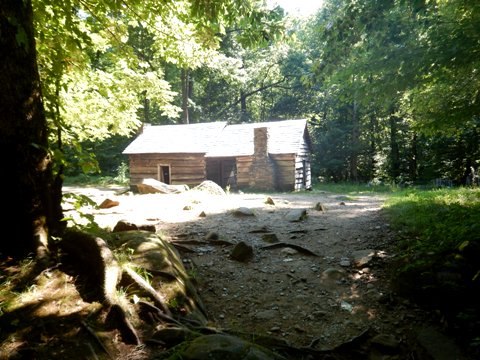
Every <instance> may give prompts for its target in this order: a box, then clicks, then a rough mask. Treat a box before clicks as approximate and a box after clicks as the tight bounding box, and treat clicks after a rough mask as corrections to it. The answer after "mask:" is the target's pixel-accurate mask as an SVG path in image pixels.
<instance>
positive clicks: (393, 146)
mask: <svg viewBox="0 0 480 360" xmlns="http://www.w3.org/2000/svg"><path fill="white" fill-rule="evenodd" d="M389 121H390V174H389V175H390V178H391V179H392V180H397V178H398V177H399V176H400V149H399V145H398V133H397V132H398V126H397V122H398V118H397V116H396V115H395V114H394V112H393V111H392V113H391V114H390V119H389Z"/></svg>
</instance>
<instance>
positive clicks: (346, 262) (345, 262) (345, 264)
mask: <svg viewBox="0 0 480 360" xmlns="http://www.w3.org/2000/svg"><path fill="white" fill-rule="evenodd" d="M340 266H342V267H349V266H350V260H348V259H342V260H341V261H340Z"/></svg>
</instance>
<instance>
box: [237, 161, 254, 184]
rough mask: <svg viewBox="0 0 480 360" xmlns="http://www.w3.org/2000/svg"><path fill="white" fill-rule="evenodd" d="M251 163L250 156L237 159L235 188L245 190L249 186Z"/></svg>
mask: <svg viewBox="0 0 480 360" xmlns="http://www.w3.org/2000/svg"><path fill="white" fill-rule="evenodd" d="M252 162H253V157H252V156H238V157H237V187H238V188H240V189H241V188H247V187H248V186H249V184H250V176H251V173H250V169H251V167H252Z"/></svg>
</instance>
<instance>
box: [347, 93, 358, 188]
mask: <svg viewBox="0 0 480 360" xmlns="http://www.w3.org/2000/svg"><path fill="white" fill-rule="evenodd" d="M359 137H360V129H359V123H358V107H357V102H356V101H355V100H353V104H352V142H351V145H350V161H349V162H350V171H349V172H350V180H351V181H355V182H357V181H358V148H359Z"/></svg>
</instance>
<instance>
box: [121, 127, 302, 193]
mask: <svg viewBox="0 0 480 360" xmlns="http://www.w3.org/2000/svg"><path fill="white" fill-rule="evenodd" d="M311 149H312V148H311V140H310V136H309V132H308V127H307V121H306V120H305V119H300V120H282V121H271V122H263V123H250V124H233V125H229V124H227V123H226V122H211V123H198V124H181V125H155V126H145V127H144V129H143V131H142V133H141V134H140V135H138V137H137V138H136V139H135V140H133V142H132V143H130V144H129V145H128V146H127V148H126V149H125V150H124V151H123V154H126V155H128V159H129V164H130V184H131V187H132V188H135V186H136V184H139V183H141V182H142V180H143V179H145V178H154V179H156V180H159V181H161V182H163V183H166V184H173V185H180V184H186V185H189V186H195V185H198V184H200V183H201V182H203V181H205V180H212V181H214V182H215V183H217V184H218V185H220V186H221V187H223V188H226V187H229V188H231V189H232V190H233V189H234V190H236V189H255V190H262V191H295V190H303V189H310V188H311V184H312V182H311V170H310V162H311Z"/></svg>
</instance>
